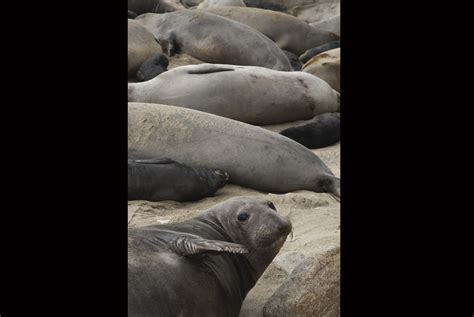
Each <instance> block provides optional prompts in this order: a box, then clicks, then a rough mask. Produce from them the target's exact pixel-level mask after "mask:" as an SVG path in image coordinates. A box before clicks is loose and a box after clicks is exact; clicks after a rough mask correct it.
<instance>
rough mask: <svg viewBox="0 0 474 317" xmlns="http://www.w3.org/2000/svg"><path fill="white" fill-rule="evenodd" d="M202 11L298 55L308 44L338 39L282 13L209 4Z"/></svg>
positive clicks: (307, 47)
mask: <svg viewBox="0 0 474 317" xmlns="http://www.w3.org/2000/svg"><path fill="white" fill-rule="evenodd" d="M203 11H206V12H209V13H212V14H216V15H219V16H222V17H224V18H227V19H231V20H234V21H237V22H239V23H242V24H245V25H248V26H250V27H252V28H254V29H256V30H258V31H259V32H262V33H263V34H265V35H266V36H268V38H270V39H271V40H272V41H274V42H275V44H276V45H278V47H280V48H281V49H283V50H287V51H290V52H292V53H295V54H296V55H298V56H299V55H301V54H302V53H304V52H305V51H306V50H308V49H310V48H312V47H316V46H319V45H322V44H324V43H327V42H330V41H335V40H338V39H339V36H337V35H336V34H334V33H332V32H330V31H327V30H323V29H317V28H314V27H311V26H310V25H308V23H305V22H303V21H301V20H299V19H298V18H296V17H294V16H292V15H289V14H285V13H282V12H276V11H270V10H265V9H258V8H241V7H211V8H207V9H203Z"/></svg>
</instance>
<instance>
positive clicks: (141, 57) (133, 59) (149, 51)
mask: <svg viewBox="0 0 474 317" xmlns="http://www.w3.org/2000/svg"><path fill="white" fill-rule="evenodd" d="M157 53H161V47H160V45H159V44H158V42H157V41H156V40H155V37H154V36H153V34H151V33H150V32H149V31H148V30H147V29H146V28H145V27H144V26H143V25H141V24H140V23H138V22H136V21H135V20H130V19H129V20H128V76H129V77H134V76H135V74H136V72H137V70H138V68H139V67H140V65H141V64H142V63H143V62H145V61H146V60H147V59H148V58H150V57H152V56H153V55H155V54H157Z"/></svg>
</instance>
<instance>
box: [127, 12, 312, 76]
mask: <svg viewBox="0 0 474 317" xmlns="http://www.w3.org/2000/svg"><path fill="white" fill-rule="evenodd" d="M135 21H138V22H140V23H142V24H143V25H144V26H146V27H147V29H148V30H149V31H150V32H151V33H153V35H154V36H155V37H156V39H157V40H158V42H159V43H160V45H161V47H162V49H163V51H164V52H165V53H166V54H168V56H173V55H174V54H175V53H180V52H183V53H186V54H189V55H191V56H193V57H195V58H197V59H199V60H202V61H204V62H207V63H216V64H232V65H252V66H262V67H267V68H271V69H276V70H284V71H290V70H291V66H290V63H289V61H288V59H287V58H286V56H285V54H284V53H283V52H282V50H281V49H280V48H279V47H278V46H277V45H276V44H275V43H274V42H273V41H272V40H270V39H269V38H268V37H266V36H265V35H263V34H262V33H260V32H258V31H257V30H255V29H253V28H251V27H249V26H247V25H244V24H241V23H238V22H235V21H232V20H229V19H226V18H223V17H220V16H217V15H215V14H211V13H208V12H205V11H204V10H189V9H188V10H180V11H176V12H172V13H166V14H153V13H147V14H142V15H140V16H138V17H136V18H135ZM308 27H309V28H311V27H310V26H308Z"/></svg>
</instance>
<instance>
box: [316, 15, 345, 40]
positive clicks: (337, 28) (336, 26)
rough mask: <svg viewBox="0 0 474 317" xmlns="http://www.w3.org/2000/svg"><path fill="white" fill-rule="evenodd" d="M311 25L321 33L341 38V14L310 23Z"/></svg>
mask: <svg viewBox="0 0 474 317" xmlns="http://www.w3.org/2000/svg"><path fill="white" fill-rule="evenodd" d="M309 25H310V26H311V27H313V28H315V29H317V30H319V31H327V32H332V33H334V34H336V35H337V36H339V37H340V36H341V15H340V14H338V15H336V16H333V17H332V18H329V19H326V20H322V21H319V22H314V23H310V24H309Z"/></svg>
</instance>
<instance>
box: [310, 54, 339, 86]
mask: <svg viewBox="0 0 474 317" xmlns="http://www.w3.org/2000/svg"><path fill="white" fill-rule="evenodd" d="M340 52H341V50H340V48H335V49H333V50H329V51H326V52H323V53H320V54H318V55H316V56H314V57H313V58H311V59H310V60H309V61H307V62H306V63H305V64H304V65H303V69H302V71H303V72H305V73H309V74H312V75H314V76H317V77H318V78H321V79H322V80H324V81H325V82H327V83H328V84H329V85H330V86H331V87H332V88H333V89H334V90H336V91H340V89H341V75H340V74H341V57H340V56H341V54H340Z"/></svg>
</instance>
